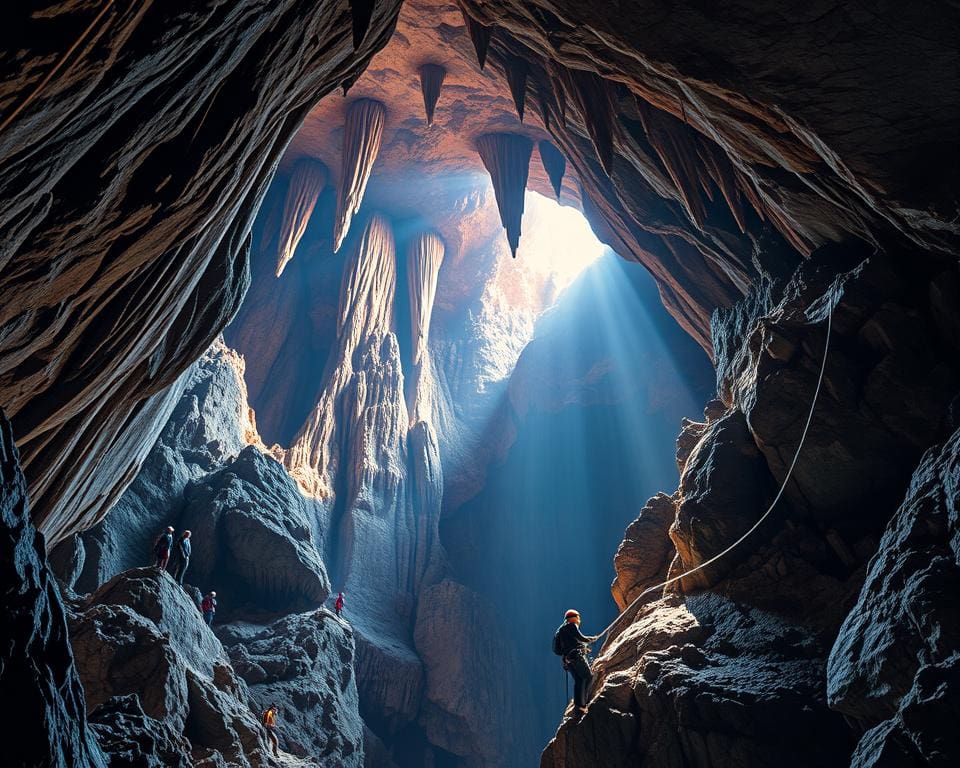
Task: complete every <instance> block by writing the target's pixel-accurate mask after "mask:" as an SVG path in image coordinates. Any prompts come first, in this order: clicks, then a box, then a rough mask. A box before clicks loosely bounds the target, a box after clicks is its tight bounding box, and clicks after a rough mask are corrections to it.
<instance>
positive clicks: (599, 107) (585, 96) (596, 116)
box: [564, 69, 617, 176]
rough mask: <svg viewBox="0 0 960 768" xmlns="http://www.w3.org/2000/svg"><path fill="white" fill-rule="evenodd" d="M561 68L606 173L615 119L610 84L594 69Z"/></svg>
mask: <svg viewBox="0 0 960 768" xmlns="http://www.w3.org/2000/svg"><path fill="white" fill-rule="evenodd" d="M564 72H565V77H566V79H567V80H568V82H569V83H570V91H571V92H572V94H573V97H574V99H576V102H577V107H578V108H579V110H580V115H581V116H582V117H583V122H584V124H585V125H586V127H587V133H589V134H590V140H591V141H592V142H593V146H594V148H595V149H596V151H597V157H598V158H599V159H600V165H602V166H603V170H604V172H605V173H606V174H607V176H609V175H610V174H611V173H612V172H613V135H614V130H615V127H616V119H617V118H616V114H615V111H614V107H613V99H612V97H611V95H610V90H609V84H608V83H607V81H606V80H604V79H603V78H602V77H600V76H599V75H595V74H594V73H593V72H584V71H582V70H578V69H566V70H564Z"/></svg>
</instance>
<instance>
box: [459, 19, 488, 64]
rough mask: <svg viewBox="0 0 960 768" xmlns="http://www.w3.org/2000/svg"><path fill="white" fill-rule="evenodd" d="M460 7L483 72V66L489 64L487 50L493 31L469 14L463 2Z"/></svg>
mask: <svg viewBox="0 0 960 768" xmlns="http://www.w3.org/2000/svg"><path fill="white" fill-rule="evenodd" d="M459 5H460V12H461V13H462V14H463V23H464V24H465V25H466V27H467V34H469V35H470V41H471V42H472V43H473V47H474V50H476V52H477V63H478V64H479V65H480V69H481V71H482V70H483V65H484V64H486V63H487V49H489V47H490V35H491V34H492V32H493V30H492V29H491V28H490V27H485V26H483V24H481V23H480V22H479V21H477V20H476V19H474V18H473V17H472V16H471V15H470V14H469V13H467V9H466V8H465V7H464V5H463V3H462V2H461V3H459Z"/></svg>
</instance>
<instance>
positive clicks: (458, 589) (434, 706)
mask: <svg viewBox="0 0 960 768" xmlns="http://www.w3.org/2000/svg"><path fill="white" fill-rule="evenodd" d="M417 606H418V607H417V622H416V625H415V627H414V641H415V643H416V648H417V651H418V653H419V654H420V656H421V658H422V659H423V662H424V664H425V666H426V668H427V675H426V687H425V691H424V703H423V705H422V706H421V711H420V715H419V722H420V723H421V724H422V725H423V728H424V730H425V732H426V734H427V738H428V739H429V740H430V742H431V743H433V744H436V745H437V746H439V747H441V748H442V749H444V750H446V751H447V752H451V753H453V754H455V755H461V756H463V757H464V758H467V760H468V762H474V763H477V764H480V765H489V766H500V765H503V766H510V765H514V764H516V763H517V762H519V761H520V760H522V758H523V757H524V755H523V753H522V752H521V749H522V748H523V747H524V746H525V742H524V739H523V728H524V726H525V724H526V723H527V722H528V721H529V714H528V713H526V712H525V711H523V708H522V706H521V700H520V699H519V697H518V696H517V694H516V692H515V687H514V686H513V684H512V680H513V679H514V678H515V677H516V676H517V675H520V674H522V672H521V669H520V666H519V664H518V662H517V659H516V653H515V651H514V649H513V648H512V647H511V644H510V641H509V637H507V636H503V635H498V634H497V631H496V627H497V626H498V622H497V613H496V610H495V608H494V606H493V605H491V604H489V603H487V602H486V601H485V600H484V599H483V598H482V597H481V596H480V595H478V594H476V593H475V592H473V591H472V590H470V589H468V588H467V587H464V586H463V585H462V584H458V583H456V582H454V581H451V580H444V581H441V582H439V583H438V584H434V585H432V586H430V587H428V588H426V589H424V590H423V591H422V592H421V593H420V599H419V602H418V604H417ZM454 649H455V650H454Z"/></svg>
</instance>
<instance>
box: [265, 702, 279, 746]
mask: <svg viewBox="0 0 960 768" xmlns="http://www.w3.org/2000/svg"><path fill="white" fill-rule="evenodd" d="M278 711H279V710H278V709H277V705H276V704H273V705H271V706H270V707H268V708H267V709H266V710H264V713H263V727H264V728H266V729H267V737H268V738H269V739H270V744H271V745H273V754H274V757H280V751H279V750H280V739H279V738H278V737H277V713H278Z"/></svg>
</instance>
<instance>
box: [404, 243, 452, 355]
mask: <svg viewBox="0 0 960 768" xmlns="http://www.w3.org/2000/svg"><path fill="white" fill-rule="evenodd" d="M443 255H444V245H443V240H441V239H440V236H439V235H437V234H435V233H433V232H423V233H421V234H420V235H417V237H415V238H414V239H413V242H411V243H410V247H409V250H408V251H407V291H408V294H409V296H410V341H411V349H413V362H414V365H420V363H421V361H422V360H423V359H424V356H425V355H426V352H427V341H428V340H429V336H430V317H431V315H432V314H433V300H434V298H435V297H436V295H437V277H438V275H439V274H440V265H441V264H442V263H443Z"/></svg>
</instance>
